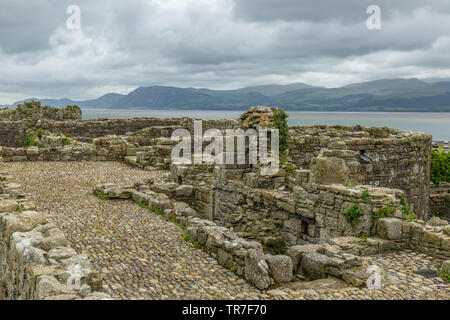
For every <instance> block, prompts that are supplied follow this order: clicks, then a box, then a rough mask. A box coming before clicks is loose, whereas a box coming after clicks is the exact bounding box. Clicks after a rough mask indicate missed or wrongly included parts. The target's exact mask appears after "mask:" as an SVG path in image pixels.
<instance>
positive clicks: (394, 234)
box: [377, 218, 402, 240]
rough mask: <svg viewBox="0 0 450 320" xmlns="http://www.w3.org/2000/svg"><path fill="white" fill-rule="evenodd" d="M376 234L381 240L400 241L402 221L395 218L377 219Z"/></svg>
mask: <svg viewBox="0 0 450 320" xmlns="http://www.w3.org/2000/svg"><path fill="white" fill-rule="evenodd" d="M377 233H378V235H379V236H380V237H381V238H383V239H388V240H397V239H400V238H401V237H402V221H401V220H399V219H396V218H381V219H378V226H377Z"/></svg>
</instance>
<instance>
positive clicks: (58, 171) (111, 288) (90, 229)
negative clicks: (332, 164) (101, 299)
mask: <svg viewBox="0 0 450 320" xmlns="http://www.w3.org/2000/svg"><path fill="white" fill-rule="evenodd" d="M2 166H4V167H5V169H6V170H8V171H9V172H10V173H11V174H12V175H13V177H14V180H15V181H16V182H18V183H20V184H22V186H23V188H24V190H25V191H26V193H27V197H28V198H29V199H31V200H33V201H34V202H35V204H36V205H37V207H38V209H39V210H42V211H44V212H47V213H48V214H49V215H50V219H51V220H52V221H53V222H54V223H56V224H57V225H58V226H59V227H60V228H61V229H62V230H63V231H64V232H65V234H66V236H67V238H68V239H69V241H70V242H71V245H72V247H73V248H74V249H76V250H77V252H79V253H85V254H88V255H89V257H90V259H91V261H92V262H93V266H94V268H95V269H96V270H97V271H98V272H99V273H100V274H101V275H103V276H104V279H105V283H106V284H105V286H106V292H108V293H110V294H111V295H112V296H113V297H114V298H115V299H446V300H448V299H449V298H450V288H449V285H448V284H446V283H444V282H443V281H442V280H441V279H440V278H437V277H434V278H431V279H427V278H425V277H423V276H420V275H417V274H415V273H414V271H418V270H423V269H435V270H436V269H438V268H439V266H440V263H441V262H440V261H435V260H434V259H432V258H430V257H428V256H426V255H423V254H418V253H415V252H411V251H401V252H393V253H390V254H387V255H382V256H380V255H378V256H374V257H368V258H364V260H365V261H364V263H365V265H367V266H369V265H377V266H379V267H380V268H381V270H382V276H383V279H384V282H385V286H384V288H383V289H382V290H368V289H357V288H344V289H339V290H330V289H309V290H298V291H295V290H292V289H288V288H284V289H283V288H281V289H279V290H276V291H275V292H272V293H270V292H269V293H263V292H260V291H259V290H257V289H256V288H255V287H254V286H252V285H251V284H249V283H247V282H246V281H244V280H243V279H241V278H239V277H236V276H234V275H233V274H232V273H230V272H229V271H228V270H226V269H224V268H223V267H221V266H219V265H218V263H217V262H216V260H215V259H213V258H211V257H210V256H209V255H208V254H206V253H204V252H203V251H201V250H198V249H195V248H194V247H193V246H192V245H191V244H189V243H186V242H185V241H183V240H182V239H181V238H180V235H181V234H182V230H181V229H180V228H178V227H177V226H175V225H173V224H172V223H170V222H167V221H166V220H165V219H164V218H162V217H160V216H157V215H154V214H151V213H150V212H148V211H147V210H145V209H143V208H141V207H139V206H137V205H136V204H134V203H133V202H132V201H120V200H114V201H102V200H99V199H97V197H95V196H94V195H93V194H92V190H93V188H94V187H95V185H96V184H98V183H105V182H112V183H118V184H132V183H134V182H135V181H138V180H145V179H149V178H152V179H154V180H155V181H158V180H159V179H161V178H162V173H160V172H145V171H142V170H138V169H136V168H131V167H129V166H127V165H125V164H122V163H118V162H27V163H4V164H2Z"/></svg>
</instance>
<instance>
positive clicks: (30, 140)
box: [25, 132, 39, 147]
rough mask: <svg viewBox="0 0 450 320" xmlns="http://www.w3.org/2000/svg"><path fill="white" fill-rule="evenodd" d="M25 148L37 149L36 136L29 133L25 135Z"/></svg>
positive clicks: (37, 140) (37, 139)
mask: <svg viewBox="0 0 450 320" xmlns="http://www.w3.org/2000/svg"><path fill="white" fill-rule="evenodd" d="M25 145H26V146H27V147H37V146H39V138H38V136H37V135H36V134H34V133H32V132H30V133H28V134H27V139H26V142H25Z"/></svg>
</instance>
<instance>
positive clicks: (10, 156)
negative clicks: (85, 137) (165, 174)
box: [0, 136, 135, 162]
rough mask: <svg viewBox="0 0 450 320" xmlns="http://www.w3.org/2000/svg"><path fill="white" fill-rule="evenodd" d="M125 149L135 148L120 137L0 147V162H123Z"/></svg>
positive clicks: (125, 153)
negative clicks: (67, 143) (45, 144)
mask: <svg viewBox="0 0 450 320" xmlns="http://www.w3.org/2000/svg"><path fill="white" fill-rule="evenodd" d="M127 148H131V149H133V148H135V146H134V145H132V144H131V145H130V144H129V143H127V141H126V139H125V138H121V137H115V136H111V137H103V138H96V139H94V140H93V143H81V142H77V143H76V144H71V145H66V146H60V147H51V148H40V147H27V148H9V147H0V161H4V162H20V161H109V160H123V158H124V157H125V156H126V155H127Z"/></svg>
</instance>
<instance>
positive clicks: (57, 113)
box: [0, 101, 81, 121]
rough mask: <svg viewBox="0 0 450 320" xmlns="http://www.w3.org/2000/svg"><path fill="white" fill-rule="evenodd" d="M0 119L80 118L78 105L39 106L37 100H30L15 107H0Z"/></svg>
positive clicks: (62, 119) (58, 119) (59, 119)
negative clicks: (60, 106)
mask: <svg viewBox="0 0 450 320" xmlns="http://www.w3.org/2000/svg"><path fill="white" fill-rule="evenodd" d="M0 119H2V120H8V121H20V120H27V121H39V120H44V119H48V120H55V121H66V120H81V109H80V108H79V107H78V106H67V107H66V108H53V107H50V106H41V103H40V102H39V101H31V102H25V103H24V104H19V105H18V106H17V107H16V108H15V109H0Z"/></svg>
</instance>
